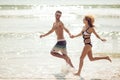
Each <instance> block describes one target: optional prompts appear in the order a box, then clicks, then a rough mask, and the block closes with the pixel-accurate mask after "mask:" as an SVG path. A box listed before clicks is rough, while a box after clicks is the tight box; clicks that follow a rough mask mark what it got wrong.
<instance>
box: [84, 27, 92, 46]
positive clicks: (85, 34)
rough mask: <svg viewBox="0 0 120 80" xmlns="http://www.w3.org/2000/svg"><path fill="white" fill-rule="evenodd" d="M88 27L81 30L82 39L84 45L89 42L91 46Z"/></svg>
mask: <svg viewBox="0 0 120 80" xmlns="http://www.w3.org/2000/svg"><path fill="white" fill-rule="evenodd" d="M89 29H90V27H88V28H87V29H86V30H85V31H83V32H82V35H83V39H84V43H85V45H86V44H89V45H91V46H92V44H91V39H90V36H91V33H90V32H88V30H89Z"/></svg>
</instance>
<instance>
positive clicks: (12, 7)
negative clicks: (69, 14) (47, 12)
mask: <svg viewBox="0 0 120 80" xmlns="http://www.w3.org/2000/svg"><path fill="white" fill-rule="evenodd" d="M59 6H66V7H69V6H75V7H84V8H120V5H119V4H116V5H59ZM36 7H39V8H43V7H58V5H0V10H20V9H33V8H36Z"/></svg>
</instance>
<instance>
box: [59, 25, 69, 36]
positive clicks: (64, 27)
mask: <svg viewBox="0 0 120 80" xmlns="http://www.w3.org/2000/svg"><path fill="white" fill-rule="evenodd" d="M61 25H62V26H63V29H64V30H65V31H66V32H67V33H68V34H69V36H71V33H70V31H69V30H68V29H67V28H66V27H65V26H64V24H63V23H62V24H61Z"/></svg>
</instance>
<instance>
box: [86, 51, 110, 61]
mask: <svg viewBox="0 0 120 80" xmlns="http://www.w3.org/2000/svg"><path fill="white" fill-rule="evenodd" d="M87 55H88V57H89V60H90V61H96V60H102V59H106V60H109V61H110V62H111V59H110V58H109V56H106V57H93V55H92V49H90V50H89V52H88V53H87Z"/></svg>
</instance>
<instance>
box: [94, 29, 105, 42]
mask: <svg viewBox="0 0 120 80" xmlns="http://www.w3.org/2000/svg"><path fill="white" fill-rule="evenodd" d="M92 31H93V33H94V35H95V36H96V37H97V38H98V39H100V40H101V41H106V39H103V38H101V37H100V36H99V35H98V34H97V32H96V31H95V29H94V28H93V29H92Z"/></svg>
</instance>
